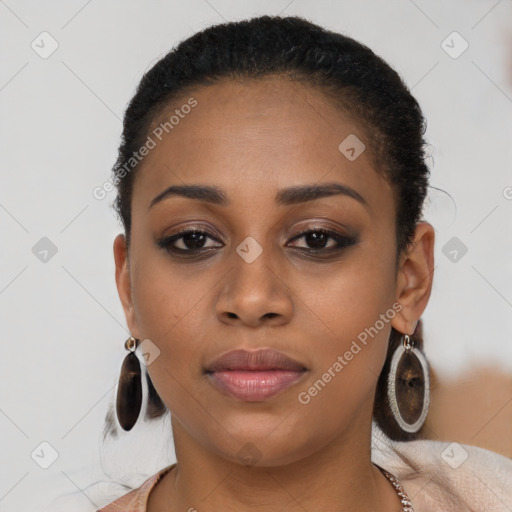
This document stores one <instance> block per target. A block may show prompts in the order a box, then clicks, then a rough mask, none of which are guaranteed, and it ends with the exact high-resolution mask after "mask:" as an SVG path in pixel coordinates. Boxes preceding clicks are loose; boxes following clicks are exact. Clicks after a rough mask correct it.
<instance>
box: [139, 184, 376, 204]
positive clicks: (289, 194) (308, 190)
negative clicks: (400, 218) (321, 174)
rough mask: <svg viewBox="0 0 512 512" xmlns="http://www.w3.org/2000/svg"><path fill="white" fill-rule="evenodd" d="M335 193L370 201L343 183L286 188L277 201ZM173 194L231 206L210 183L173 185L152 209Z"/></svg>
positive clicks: (297, 200) (296, 200)
mask: <svg viewBox="0 0 512 512" xmlns="http://www.w3.org/2000/svg"><path fill="white" fill-rule="evenodd" d="M333 195H344V196H347V197H351V198H352V199H355V200H356V201H358V202H360V203H361V204H363V205H365V206H368V203H367V202H366V200H365V199H364V197H363V196H361V194H359V192H357V191H355V190H354V189H353V188H351V187H349V186H347V185H343V184H341V183H336V182H334V183H323V184H321V185H298V186H294V187H289V188H284V189H281V190H279V191H278V193H277V194H276V196H275V202H276V204H277V205H280V206H288V205H294V204H297V203H304V202H307V201H314V200H315V199H320V198H322V197H328V196H333ZM172 196H181V197H187V198H189V199H198V200H200V201H204V202H207V203H212V204H216V205H219V206H229V205H230V204H231V201H230V200H229V199H228V197H227V196H226V194H225V193H224V192H223V191H222V190H221V189H219V188H218V187H215V186H210V185H171V186H170V187H168V188H166V189H165V190H164V191H163V192H161V193H160V194H158V195H157V196H156V197H155V198H154V199H153V200H152V201H151V203H150V204H149V208H148V209H150V208H151V207H152V206H154V205H155V204H157V203H159V202H160V201H163V200H164V199H167V198H169V197H172Z"/></svg>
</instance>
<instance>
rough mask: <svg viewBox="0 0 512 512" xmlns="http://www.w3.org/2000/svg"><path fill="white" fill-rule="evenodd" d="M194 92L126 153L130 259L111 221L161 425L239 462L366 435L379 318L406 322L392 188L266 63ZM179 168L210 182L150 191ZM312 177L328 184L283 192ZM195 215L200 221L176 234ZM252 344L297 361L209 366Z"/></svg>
mask: <svg viewBox="0 0 512 512" xmlns="http://www.w3.org/2000/svg"><path fill="white" fill-rule="evenodd" d="M191 96H193V98H195V100H196V101H197V105H196V106H195V107H194V108H193V109H191V111H190V112H189V113H188V114H186V115H183V117H181V116H180V120H179V123H178V124H175V125H174V127H173V128H172V130H171V131H170V132H169V134H168V135H166V136H165V137H162V140H161V141H158V139H157V138H156V137H154V136H153V139H154V140H155V141H156V142H157V144H156V146H155V147H154V148H153V149H151V151H150V152H149V154H148V155H147V156H145V158H144V160H143V161H142V163H141V165H140V167H139V169H138V175H137V178H136V180H135V184H134V189H133V200H132V232H131V246H130V248H129V258H128V259H127V260H124V259H123V257H122V254H121V253H122V251H121V247H122V241H123V237H122V236H120V237H118V239H117V240H116V245H115V250H116V264H117V272H118V275H117V278H118V287H119V290H120V295H121V299H122V302H123V306H124V308H125V312H126V317H127V322H128V326H129V329H130V331H131V333H132V335H133V336H135V337H137V338H139V339H140V340H146V339H148V340H150V342H151V343H152V344H154V345H151V346H152V347H153V349H152V350H153V351H154V353H155V354H156V353H157V352H158V351H159V354H158V356H157V357H155V358H154V360H152V362H151V364H150V365H149V366H148V371H149V373H150V376H151V379H152V381H153V383H154V385H155V387H156V389H157V391H158V393H159V394H160V396H161V397H162V399H163V401H164V402H165V403H166V405H167V407H168V408H169V409H170V411H171V412H172V415H173V427H176V428H179V430H180V432H182V436H183V438H185V437H186V438H188V439H189V440H190V442H193V443H197V445H198V446H201V448H202V449H205V450H208V451H209V452H210V453H215V454H218V455H221V456H222V457H224V458H226V459H230V460H233V461H236V460H240V457H241V455H240V454H241V453H242V452H243V450H246V451H247V450H248V451H249V452H252V455H251V453H249V458H251V457H252V459H253V462H254V463H255V464H260V465H277V464H285V463H290V462H293V461H297V460H299V459H301V458H304V457H307V456H309V455H311V454H313V453H315V452H318V451H320V450H322V448H324V447H325V446H327V445H328V444H329V443H331V442H333V441H334V440H335V439H338V438H342V437H343V438H346V439H352V440H354V439H357V436H360V435H362V433H365V434H364V435H366V433H367V432H368V429H369V427H370V423H371V414H372V407H373V397H374V393H375V387H376V382H377V378H378V375H379V373H380V371H381V368H382V366H383V364H384V360H385V354H386V350H387V341H388V338H389V335H390V331H391V326H394V327H395V328H400V327H402V328H403V327H404V325H403V324H399V322H400V321H401V320H399V319H400V318H401V316H402V315H401V314H399V313H398V309H400V306H399V305H398V301H397V298H398V294H397V286H398V285H399V284H400V282H401V281H400V276H397V273H396V271H395V270H396V269H395V258H396V245H395V236H394V233H395V206H394V200H393V191H392V189H391V187H390V185H389V184H388V183H387V182H386V181H385V179H383V178H382V177H381V176H380V174H379V173H378V172H377V171H376V170H375V169H374V168H373V167H372V163H371V158H370V147H371V144H372V141H371V140H368V139H367V138H366V136H365V133H364V132H363V131H362V130H361V128H360V127H359V126H358V125H357V124H355V123H354V122H353V120H352V119H351V118H350V117H349V116H348V115H346V114H343V113H342V112H340V111H339V110H338V109H337V108H336V107H335V106H334V105H333V103H332V102H331V100H329V99H328V98H326V97H324V95H323V94H322V93H321V92H319V91H318V90H315V89H312V88H308V87H306V86H304V85H301V84H298V83H292V82H287V81H285V80H283V79H280V78H266V79H265V80H260V81H256V80H249V79H247V80H245V81H236V82H235V81H225V82H222V83H218V84H216V85H213V86H209V87H203V88H198V89H196V90H195V91H194V92H193V94H191ZM188 99H189V96H187V97H184V98H183V99H182V101H178V102H174V103H173V105H172V108H170V109H169V112H162V117H161V119H159V120H157V123H156V124H155V126H157V125H158V123H159V121H161V120H162V121H165V120H168V119H169V117H170V115H171V114H172V113H173V112H174V109H175V108H178V109H179V108H180V105H182V104H186V103H187V100H188ZM186 110H188V109H186ZM164 134H165V132H164ZM354 135H355V136H357V138H358V139H360V141H362V142H363V143H364V144H365V146H366V149H365V150H364V151H363V152H362V153H361V154H360V155H359V156H357V158H355V159H354V158H350V159H349V158H347V156H346V155H349V156H351V157H352V155H351V152H350V151H349V152H348V153H347V152H345V153H343V152H342V151H340V149H339V145H340V143H341V142H342V141H344V140H345V139H346V138H347V137H349V136H351V137H353V136H354ZM349 140H350V139H349ZM356 151H357V149H356ZM184 185H197V186H207V187H213V188H214V189H215V191H216V193H217V194H216V197H215V198H210V199H211V200H210V199H208V198H207V197H206V194H204V193H203V194H202V195H201V194H200V195H199V196H197V197H194V198H192V197H185V196H183V195H181V194H179V193H174V194H173V193H168V194H167V195H164V196H163V197H160V198H159V200H156V202H154V203H153V204H152V201H153V200H154V199H155V198H157V197H158V196H159V195H161V194H162V192H163V191H165V190H166V189H168V187H171V186H180V187H181V186H184ZM325 185H338V186H339V188H338V189H335V188H334V187H333V188H332V189H331V193H330V194H326V193H325V191H324V193H321V191H320V193H318V194H316V195H315V194H312V195H310V196H308V195H307V194H300V193H295V194H294V193H293V190H295V191H297V190H298V189H299V188H301V187H306V186H308V187H321V186H325ZM196 190H197V189H196ZM284 190H289V191H288V193H284V192H283V191H284ZM290 190H291V191H290ZM310 192H311V191H310ZM220 198H223V199H224V200H223V201H222V200H220ZM192 228H193V230H195V231H197V232H200V233H196V234H195V235H190V234H186V233H185V234H181V235H179V234H178V233H180V232H181V231H182V230H184V229H192ZM308 231H311V233H309V234H308V233H307V232H308ZM402 332H404V331H402ZM369 333H371V335H370V334H369ZM365 334H366V336H365ZM363 340H365V342H363ZM154 347H157V349H158V350H156V349H155V348H154ZM263 348H267V349H273V350H276V351H279V352H280V353H282V354H284V355H285V356H287V357H288V358H291V359H292V360H293V361H295V362H297V363H298V364H299V365H300V367H301V368H302V371H300V372H298V371H295V372H294V373H293V372H292V373H290V371H284V370H285V369H283V368H281V370H280V371H281V373H279V372H276V373H275V374H272V376H271V374H269V373H267V374H264V373H263V372H261V375H260V380H259V381H257V382H256V384H254V382H255V381H251V382H252V383H253V384H254V386H253V388H254V389H256V391H255V393H256V394H254V393H253V394H251V393H250V392H247V390H245V391H244V390H243V389H242V390H240V386H242V388H243V386H244V382H245V383H246V385H248V386H249V387H250V386H251V385H252V384H251V382H249V383H248V384H247V382H248V381H243V378H244V377H243V375H242V376H241V374H242V373H243V371H239V372H238V375H237V377H236V378H237V379H238V380H237V381H236V382H234V381H233V380H231V381H229V377H226V375H227V371H226V372H223V374H222V375H221V377H222V378H223V379H224V380H223V379H220V380H219V379H215V374H211V373H207V372H206V368H208V367H210V366H209V365H210V363H212V361H214V360H215V359H216V358H218V357H219V356H222V355H224V354H226V353H227V352H229V351H231V350H234V349H245V350H248V351H256V350H258V349H263ZM242 370H243V369H242ZM260 370H261V368H260ZM270 371H272V370H270ZM219 375H220V374H219ZM290 375H291V377H290ZM274 376H277V377H276V379H275V380H273V381H272V383H273V384H271V385H270V388H271V392H268V391H269V388H268V386H267V388H265V382H266V384H268V382H267V381H265V379H273V378H274ZM226 379H227V380H226ZM240 379H241V380H240ZM235 380H236V379H235ZM228 381H229V382H230V384H229V382H228ZM226 382H228V384H229V385H228V386H227V387H226ZM262 382H263V384H262ZM219 383H220V384H219ZM222 384H224V386H223V385H222ZM230 386H231V387H230ZM233 386H234V388H235V391H236V389H238V394H237V393H235V392H234V391H233ZM237 386H238V387H237ZM258 386H260V388H258ZM261 386H263V388H264V389H263V392H261V389H262V388H261ZM229 389H231V390H232V392H230V391H229ZM258 389H259V392H260V394H258ZM315 390H316V391H315ZM244 393H245V394H244ZM262 393H263V394H262ZM241 395H242V396H241ZM291 433H292V434H293V435H291ZM175 441H176V438H175ZM241 450H242V452H241Z"/></svg>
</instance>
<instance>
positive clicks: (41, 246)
mask: <svg viewBox="0 0 512 512" xmlns="http://www.w3.org/2000/svg"><path fill="white" fill-rule="evenodd" d="M57 250H58V249H57V246H56V245H55V244H54V243H53V242H52V241H51V240H50V239H49V238H48V237H46V236H43V238H41V239H40V240H39V241H38V242H36V244H35V245H34V246H33V247H32V254H33V255H34V256H35V257H36V258H37V259H38V260H39V261H41V262H43V263H48V262H49V261H50V260H51V259H52V258H53V257H54V256H55V255H56V254H57Z"/></svg>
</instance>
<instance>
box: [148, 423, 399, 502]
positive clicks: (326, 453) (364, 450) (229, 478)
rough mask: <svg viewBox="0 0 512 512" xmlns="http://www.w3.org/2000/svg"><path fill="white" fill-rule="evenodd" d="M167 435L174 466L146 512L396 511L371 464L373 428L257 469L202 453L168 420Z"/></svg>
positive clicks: (388, 488) (393, 498) (387, 487)
mask: <svg viewBox="0 0 512 512" xmlns="http://www.w3.org/2000/svg"><path fill="white" fill-rule="evenodd" d="M366 424H368V422H366ZM355 434H357V436H356V435H355ZM173 436H174V443H175V447H176V456H177V461H178V464H177V466H176V467H175V468H174V469H173V470H171V471H170V472H169V473H168V474H167V475H165V477H164V478H163V479H162V481H161V483H160V484H159V485H158V486H157V487H156V489H155V492H153V493H152V494H151V495H150V501H149V502H148V511H149V512H152V511H153V510H159V511H163V510H165V511H166V512H174V511H177V510H186V511H197V512H213V511H218V510H222V511H225V512H231V511H237V512H245V511H249V510H250V511H251V512H270V511H275V510H287V511H290V512H296V511H297V512H304V510H308V511H311V512H313V511H325V510H332V511H336V512H348V511H353V510H379V511H380V512H386V511H388V510H389V511H393V512H396V511H397V510H400V502H399V499H398V497H397V495H396V492H395V491H394V490H393V488H392V487H391V485H390V483H389V482H388V480H387V479H386V478H385V477H384V475H382V474H381V472H380V471H379V470H378V468H376V467H375V466H374V465H373V464H372V462H371V425H370V428H369V429H366V431H364V430H361V429H360V428H359V429H354V433H345V434H343V435H340V436H339V437H338V438H336V439H333V440H332V442H331V443H329V444H328V445H326V446H325V447H324V448H323V449H321V450H320V451H317V452H315V453H314V455H310V456H307V457H304V458H301V459H300V460H297V461H295V462H292V463H289V464H285V465H276V466H261V467H260V466H246V465H242V464H241V463H240V462H233V461H229V460H226V459H225V458H223V457H220V456H218V455H216V454H214V453H212V452H211V451H207V450H205V449H204V447H202V446H201V445H199V444H197V443H196V442H195V441H194V440H193V439H192V438H191V437H190V436H189V434H188V433H187V431H186V430H185V429H184V428H183V426H182V425H181V424H180V423H179V421H176V420H175V419H174V418H173Z"/></svg>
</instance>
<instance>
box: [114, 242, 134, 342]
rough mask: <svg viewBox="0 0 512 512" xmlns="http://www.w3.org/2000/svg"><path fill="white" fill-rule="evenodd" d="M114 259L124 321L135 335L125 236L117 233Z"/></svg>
mask: <svg viewBox="0 0 512 512" xmlns="http://www.w3.org/2000/svg"><path fill="white" fill-rule="evenodd" d="M113 248H114V260H115V265H116V285H117V292H118V294H119V299H120V300H121V304H122V306H123V309H124V314H125V317H126V322H127V324H128V328H129V330H130V332H132V334H133V335H134V336H135V334H134V331H136V325H135V315H134V309H133V302H132V297H131V283H130V266H129V261H128V253H127V248H126V238H125V236H124V235H123V234H119V235H117V236H116V238H115V239H114V247H113Z"/></svg>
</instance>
